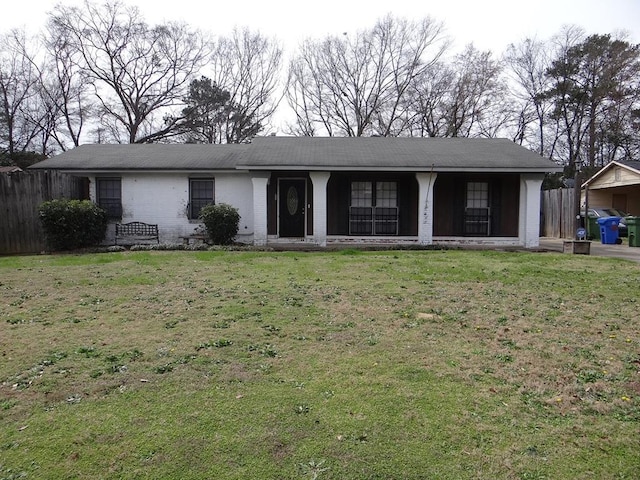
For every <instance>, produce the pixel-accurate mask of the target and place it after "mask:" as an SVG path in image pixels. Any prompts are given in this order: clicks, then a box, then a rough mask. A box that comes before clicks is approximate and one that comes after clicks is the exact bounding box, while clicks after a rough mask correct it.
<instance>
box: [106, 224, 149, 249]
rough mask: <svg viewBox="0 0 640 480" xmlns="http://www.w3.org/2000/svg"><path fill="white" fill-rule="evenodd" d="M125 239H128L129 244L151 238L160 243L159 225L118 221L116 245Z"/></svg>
mask: <svg viewBox="0 0 640 480" xmlns="http://www.w3.org/2000/svg"><path fill="white" fill-rule="evenodd" d="M123 240H126V241H127V244H132V243H137V242H139V241H149V240H155V241H156V242H157V243H160V237H159V236H158V225H157V224H151V223H144V222H129V223H116V240H115V242H116V245H118V241H120V242H122V241H123Z"/></svg>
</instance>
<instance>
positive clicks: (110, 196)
mask: <svg viewBox="0 0 640 480" xmlns="http://www.w3.org/2000/svg"><path fill="white" fill-rule="evenodd" d="M96 203H97V205H98V206H99V207H100V208H102V209H104V210H106V212H107V217H109V218H113V219H119V218H122V189H121V181H120V179H119V178H96Z"/></svg>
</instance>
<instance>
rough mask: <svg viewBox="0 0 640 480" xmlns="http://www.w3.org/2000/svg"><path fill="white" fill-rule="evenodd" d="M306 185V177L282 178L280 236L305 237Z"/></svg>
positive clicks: (279, 200) (279, 202) (279, 194)
mask: <svg viewBox="0 0 640 480" xmlns="http://www.w3.org/2000/svg"><path fill="white" fill-rule="evenodd" d="M306 185H307V182H306V180H304V179H290V178H281V179H280V183H279V187H280V191H279V193H278V213H279V216H280V237H304V234H305V228H304V225H305V221H304V211H305V204H306Z"/></svg>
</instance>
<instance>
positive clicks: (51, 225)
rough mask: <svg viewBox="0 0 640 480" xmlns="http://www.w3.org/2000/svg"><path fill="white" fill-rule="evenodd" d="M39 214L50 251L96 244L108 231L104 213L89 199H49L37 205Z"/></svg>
mask: <svg viewBox="0 0 640 480" xmlns="http://www.w3.org/2000/svg"><path fill="white" fill-rule="evenodd" d="M39 213H40V221H41V222H42V227H43V228H44V234H45V238H46V240H47V244H48V245H49V247H50V248H51V249H52V250H72V249H75V248H82V247H89V246H92V245H97V244H98V243H100V242H101V241H102V240H104V237H105V235H106V233H107V221H108V219H107V212H106V211H104V210H103V209H102V208H100V207H98V206H97V205H95V204H94V203H92V202H90V201H89V200H67V199H60V200H50V201H47V202H44V203H42V204H41V205H40V208H39Z"/></svg>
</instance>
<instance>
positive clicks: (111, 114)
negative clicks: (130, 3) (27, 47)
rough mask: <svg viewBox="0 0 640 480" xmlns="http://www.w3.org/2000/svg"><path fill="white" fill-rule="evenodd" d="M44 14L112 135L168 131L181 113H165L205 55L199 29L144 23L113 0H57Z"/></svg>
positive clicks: (124, 138) (152, 137) (130, 139)
mask: <svg viewBox="0 0 640 480" xmlns="http://www.w3.org/2000/svg"><path fill="white" fill-rule="evenodd" d="M50 21H51V23H52V24H53V26H54V28H55V29H56V30H57V31H58V32H60V35H61V36H63V37H64V38H65V40H66V44H65V47H67V48H69V49H70V52H71V55H75V54H78V55H79V57H80V59H81V60H80V63H79V66H80V67H81V68H82V69H83V71H84V72H85V75H86V77H87V78H88V79H89V80H90V81H91V83H92V85H93V88H94V93H95V95H96V98H97V99H98V102H99V105H100V109H101V112H100V114H101V115H100V119H101V122H102V123H103V127H104V128H105V129H106V130H107V131H109V132H110V134H111V136H113V139H114V140H116V141H119V142H125V143H145V142H152V141H157V140H161V139H164V138H167V137H169V136H171V135H172V134H173V133H174V129H175V125H176V123H177V122H178V121H179V117H177V116H173V115H171V113H172V111H173V110H174V109H175V107H176V106H178V105H180V104H181V101H182V98H183V96H184V93H185V91H186V88H187V86H188V83H189V81H190V80H191V79H192V78H193V75H194V74H195V73H196V72H198V70H199V69H200V68H201V66H202V65H203V63H204V61H205V59H206V57H207V53H208V52H207V43H206V42H205V40H204V39H203V37H202V35H200V34H199V33H198V32H195V31H191V30H190V29H189V28H188V27H187V26H186V25H184V24H178V23H167V24H163V25H158V26H153V27H152V26H149V25H148V24H147V23H146V22H145V21H144V19H143V18H142V17H141V15H140V13H139V11H138V10H137V9H136V8H129V7H126V6H124V5H123V4H122V3H120V2H118V1H112V2H107V3H104V4H102V5H97V4H95V3H91V2H90V1H88V0H87V1H85V3H84V5H83V6H82V7H81V8H79V7H68V6H64V5H58V6H56V7H55V9H54V11H53V13H52V14H51V17H50Z"/></svg>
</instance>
